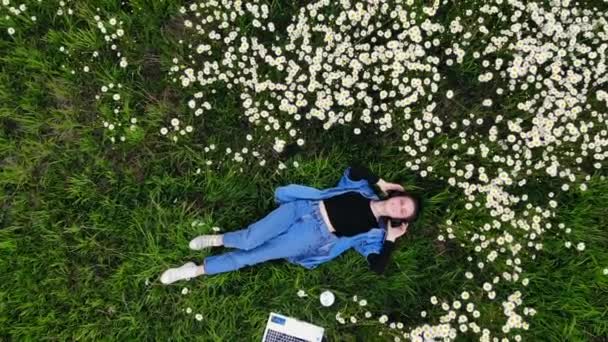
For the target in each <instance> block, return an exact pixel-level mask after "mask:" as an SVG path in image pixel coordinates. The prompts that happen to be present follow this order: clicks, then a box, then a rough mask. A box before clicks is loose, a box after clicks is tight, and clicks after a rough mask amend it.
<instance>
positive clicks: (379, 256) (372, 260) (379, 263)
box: [367, 239, 395, 274]
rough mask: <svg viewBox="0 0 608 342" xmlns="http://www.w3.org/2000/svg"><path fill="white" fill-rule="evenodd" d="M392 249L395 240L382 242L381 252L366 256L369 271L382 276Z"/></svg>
mask: <svg viewBox="0 0 608 342" xmlns="http://www.w3.org/2000/svg"><path fill="white" fill-rule="evenodd" d="M394 247H395V240H392V239H391V240H389V239H387V240H384V244H383V245H382V251H381V252H380V253H371V254H369V255H368V256H367V261H368V263H369V267H370V269H371V270H372V271H374V272H376V273H377V274H383V273H384V271H385V269H386V265H387V264H388V261H389V259H390V256H391V253H392V252H393V249H394Z"/></svg>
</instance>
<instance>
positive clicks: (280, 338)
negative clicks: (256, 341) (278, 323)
mask: <svg viewBox="0 0 608 342" xmlns="http://www.w3.org/2000/svg"><path fill="white" fill-rule="evenodd" d="M264 342H309V341H307V340H303V339H301V338H297V337H294V336H291V335H287V334H284V333H282V332H280V331H276V330H271V329H268V333H267V334H266V339H265V340H264Z"/></svg>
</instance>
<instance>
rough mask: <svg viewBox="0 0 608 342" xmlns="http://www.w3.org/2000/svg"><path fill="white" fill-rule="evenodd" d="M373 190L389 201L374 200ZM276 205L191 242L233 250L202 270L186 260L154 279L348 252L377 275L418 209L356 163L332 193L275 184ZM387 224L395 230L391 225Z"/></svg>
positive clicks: (307, 263) (316, 260) (306, 261)
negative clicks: (353, 252) (226, 229)
mask: <svg viewBox="0 0 608 342" xmlns="http://www.w3.org/2000/svg"><path fill="white" fill-rule="evenodd" d="M373 185H375V186H377V187H378V188H379V189H380V190H381V191H382V192H383V193H386V194H387V195H388V198H387V199H385V200H380V199H379V197H378V196H377V195H376V193H375V190H374V189H373V188H372V186H373ZM275 202H277V203H278V204H280V205H279V207H278V208H276V209H274V210H273V211H272V212H271V213H270V214H268V215H267V216H266V217H264V218H263V219H261V220H259V221H257V222H255V223H253V224H251V225H249V227H248V228H246V229H241V230H237V231H233V232H227V233H224V234H216V235H201V236H198V237H196V238H194V239H193V240H192V241H190V248H191V249H193V250H201V249H203V248H207V247H217V246H225V247H231V248H236V250H233V251H230V252H227V253H224V254H221V255H213V256H208V257H206V258H205V259H204V261H203V262H202V263H201V265H196V264H195V263H194V262H187V263H185V264H184V265H182V266H181V267H177V268H170V269H168V270H166V271H165V272H164V273H163V274H162V275H161V277H160V280H161V282H162V283H163V284H170V283H173V282H175V281H177V280H181V279H190V278H194V277H198V276H200V275H203V274H206V275H211V274H217V273H222V272H228V271H234V270H238V269H240V268H242V267H245V266H247V265H254V264H258V263H261V262H264V261H268V260H273V259H286V260H287V261H289V262H292V263H296V264H299V265H301V266H304V267H306V268H309V269H312V268H315V267H317V266H318V265H320V264H322V263H324V262H327V261H329V260H331V259H333V258H335V257H337V256H338V255H340V254H341V253H343V252H344V251H346V250H348V249H349V248H354V249H355V250H356V251H357V252H359V253H361V254H362V255H363V256H365V257H366V258H367V260H368V262H369V265H370V268H371V270H373V271H374V272H376V273H378V274H381V273H383V272H384V269H385V267H386V265H387V262H388V260H389V257H390V254H391V252H392V250H393V247H394V244H395V241H396V240H397V238H399V237H401V236H403V234H405V233H406V231H407V227H408V224H409V223H410V222H412V221H414V220H416V219H417V217H418V212H419V210H420V201H419V199H418V198H417V197H416V196H414V195H412V194H408V193H406V192H405V191H404V189H403V187H402V186H401V185H399V184H396V183H387V182H385V181H384V180H382V179H379V177H377V176H375V175H373V174H372V173H371V172H370V171H369V169H367V168H366V167H362V166H350V167H348V168H347V169H346V170H345V171H344V174H343V177H342V179H341V180H340V181H339V183H338V185H337V186H336V187H333V188H328V189H323V190H319V189H315V188H313V187H308V186H304V185H299V184H290V185H288V186H282V187H279V188H277V190H276V191H275ZM391 219H393V220H397V222H399V223H400V225H399V226H397V227H393V226H392V224H391Z"/></svg>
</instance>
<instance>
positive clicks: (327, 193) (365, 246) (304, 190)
mask: <svg viewBox="0 0 608 342" xmlns="http://www.w3.org/2000/svg"><path fill="white" fill-rule="evenodd" d="M350 169H351V168H350V167H348V168H346V170H345V171H344V174H343V175H342V178H341V179H340V181H339V182H338V185H337V186H335V187H333V188H327V189H322V190H320V189H316V188H313V187H310V186H306V185H300V184H289V185H286V186H280V187H278V188H277V189H276V190H275V193H274V200H275V203H277V204H279V205H280V204H283V203H287V202H291V201H294V200H320V199H325V198H329V197H332V196H336V195H339V194H342V193H344V192H347V191H357V192H359V193H360V194H361V195H363V196H365V197H366V198H369V199H373V200H379V199H380V198H379V197H378V196H377V195H376V193H375V192H374V189H373V188H372V187H371V186H370V185H369V183H368V182H367V180H365V179H361V180H358V181H354V180H352V179H350V178H348V175H349V174H350ZM385 235H386V226H385V224H384V222H380V223H379V227H375V228H372V229H370V230H369V231H367V232H365V233H359V234H357V235H355V236H340V237H338V239H337V241H336V242H335V243H334V244H333V245H332V246H331V248H330V249H329V250H323V249H321V250H319V251H315V252H314V254H309V255H299V256H297V257H289V258H285V259H286V260H287V261H289V262H291V263H294V264H299V265H301V266H304V267H305V268H308V269H312V268H316V267H317V266H318V265H320V264H322V263H324V262H327V261H329V260H331V259H334V258H335V257H337V256H339V255H340V254H342V253H343V252H344V251H346V250H348V249H350V248H354V249H355V250H356V251H357V252H359V253H360V254H361V255H363V256H364V257H366V258H367V256H368V255H369V254H371V253H380V252H381V250H382V245H383V244H384V239H385Z"/></svg>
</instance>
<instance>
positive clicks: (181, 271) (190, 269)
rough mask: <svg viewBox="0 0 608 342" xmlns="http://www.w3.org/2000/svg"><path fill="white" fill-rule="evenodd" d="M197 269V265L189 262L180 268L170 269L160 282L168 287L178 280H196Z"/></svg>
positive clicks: (164, 273)
mask: <svg viewBox="0 0 608 342" xmlns="http://www.w3.org/2000/svg"><path fill="white" fill-rule="evenodd" d="M196 268H197V266H196V264H195V263H193V262H192V261H189V262H187V263H185V264H183V265H182V266H180V267H175V268H170V269H168V270H166V271H165V272H163V274H162V275H161V276H160V282H161V283H163V284H165V285H167V284H171V283H173V282H175V281H178V280H182V279H190V278H194V276H195V274H196Z"/></svg>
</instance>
